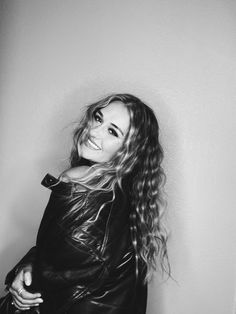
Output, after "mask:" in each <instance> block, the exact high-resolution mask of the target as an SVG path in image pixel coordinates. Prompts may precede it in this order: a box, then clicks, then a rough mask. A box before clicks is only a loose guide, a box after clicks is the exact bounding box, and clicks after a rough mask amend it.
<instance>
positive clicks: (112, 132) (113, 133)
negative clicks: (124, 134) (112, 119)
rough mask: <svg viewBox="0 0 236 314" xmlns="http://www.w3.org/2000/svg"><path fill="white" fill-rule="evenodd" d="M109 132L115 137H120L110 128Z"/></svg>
mask: <svg viewBox="0 0 236 314" xmlns="http://www.w3.org/2000/svg"><path fill="white" fill-rule="evenodd" d="M108 131H109V133H110V134H112V135H113V136H115V137H118V134H117V132H116V131H115V130H114V129H112V128H109V129H108Z"/></svg>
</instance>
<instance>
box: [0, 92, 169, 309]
mask: <svg viewBox="0 0 236 314" xmlns="http://www.w3.org/2000/svg"><path fill="white" fill-rule="evenodd" d="M73 139H74V143H73V147H72V151H71V155H70V164H71V166H70V168H69V169H67V170H66V171H64V172H63V173H62V174H61V176H60V177H59V179H57V178H55V177H53V176H51V175H49V174H47V175H46V176H45V178H44V179H43V181H42V185H44V186H45V187H47V188H49V189H50V190H52V193H51V197H50V199H49V202H48V205H47V207H46V210H45V213H44V216H43V219H42V222H41V225H40V228H39V231H38V236H37V242H36V246H35V247H33V248H32V249H31V250H30V251H29V252H28V253H27V254H26V256H25V257H24V258H23V259H22V260H21V261H20V262H19V263H18V264H17V265H16V267H14V269H13V270H12V271H11V272H10V273H9V274H8V276H7V278H6V284H7V286H8V288H9V290H10V293H11V296H12V300H13V304H14V307H15V308H17V309H20V310H22V311H24V310H27V313H34V311H35V309H36V310H37V313H41V314H56V313H57V314H59V313H63V314H66V313H70V314H73V313H83V314H86V313H89V314H99V313H101V314H110V313H112V314H127V313H129V314H145V313H146V302H147V283H148V280H149V279H150V278H151V275H152V272H153V271H154V270H155V268H156V264H157V262H159V263H160V265H161V266H162V267H163V269H164V270H167V272H168V273H170V269H169V263H168V256H167V250H166V235H165V231H164V228H163V227H162V219H161V218H162V213H163V206H162V198H161V185H162V183H163V179H164V173H163V170H162V167H161V162H162V158H163V151H162V148H161V145H160V143H159V126H158V122H157V120H156V117H155V115H154V113H153V111H152V110H151V109H150V108H149V107H148V106H147V105H145V104H144V103H143V102H142V101H141V100H140V99H138V98H137V97H135V96H133V95H130V94H114V95H110V96H108V97H106V98H104V99H102V100H100V101H98V102H96V103H94V104H92V105H90V106H88V108H87V111H86V113H85V115H84V117H83V118H82V120H81V121H80V122H79V124H78V127H77V128H76V129H75V131H74V137H73ZM165 266H167V268H166V267H165Z"/></svg>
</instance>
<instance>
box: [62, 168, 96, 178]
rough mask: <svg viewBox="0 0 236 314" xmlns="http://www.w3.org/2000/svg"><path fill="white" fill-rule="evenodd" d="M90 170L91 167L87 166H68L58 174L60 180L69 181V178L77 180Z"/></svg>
mask: <svg viewBox="0 0 236 314" xmlns="http://www.w3.org/2000/svg"><path fill="white" fill-rule="evenodd" d="M89 171H91V167H89V166H79V167H75V168H70V169H68V170H66V171H64V172H62V174H61V175H60V178H61V180H62V181H65V182H69V181H71V180H78V179H80V178H82V177H83V176H85V175H86V174H88V173H89Z"/></svg>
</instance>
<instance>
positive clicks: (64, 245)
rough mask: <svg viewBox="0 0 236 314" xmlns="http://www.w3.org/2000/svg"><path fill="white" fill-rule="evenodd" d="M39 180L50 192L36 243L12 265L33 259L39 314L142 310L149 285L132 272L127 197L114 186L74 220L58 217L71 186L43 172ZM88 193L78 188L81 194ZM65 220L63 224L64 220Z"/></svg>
mask: <svg viewBox="0 0 236 314" xmlns="http://www.w3.org/2000/svg"><path fill="white" fill-rule="evenodd" d="M42 184H43V185H44V186H45V187H47V188H49V189H51V190H52V193H51V196H50V199H49V202H48V205H47V207H46V210H45V213H44V216H43V219H42V221H41V224H40V228H39V231H38V236H37V242H36V246H35V247H33V248H32V249H31V250H30V251H29V252H28V253H27V254H26V256H25V257H24V258H23V259H22V260H21V261H20V262H19V263H18V264H17V265H16V267H15V268H14V269H13V270H12V271H11V272H10V273H9V274H8V275H7V278H6V284H10V283H11V282H12V280H13V278H14V276H15V269H16V268H17V267H19V266H21V265H23V264H27V263H29V262H32V263H33V284H32V286H31V290H33V291H40V292H41V293H42V297H43V299H44V302H43V304H42V305H40V313H42V314H59V313H63V314H66V313H70V314H74V313H76V314H100V313H101V314H111V313H112V314H145V313H146V300H147V286H146V285H144V284H143V283H142V278H141V272H140V275H139V276H138V278H136V275H135V269H136V265H135V255H134V250H133V246H132V242H131V235H130V226H129V211H130V206H129V201H128V199H127V197H126V196H125V194H124V193H123V192H122V191H121V190H120V189H117V191H116V193H115V199H114V200H112V201H111V202H109V203H107V204H106V205H105V206H104V207H103V208H102V209H100V210H98V209H99V208H100V205H101V204H102V203H103V202H104V201H109V200H111V198H112V195H111V194H112V193H101V195H100V196H99V200H96V203H94V204H93V205H92V206H91V203H90V205H89V206H85V207H86V208H84V209H83V211H81V212H80V213H79V214H78V217H77V218H76V219H74V220H73V224H72V226H73V228H71V224H70V221H69V220H68V221H67V220H62V219H61V218H62V217H64V216H65V213H66V211H67V210H68V208H69V207H70V206H71V204H70V203H69V202H68V201H67V200H66V198H65V196H66V195H70V193H72V190H73V187H74V184H72V183H66V182H62V181H60V180H59V179H56V178H54V177H53V176H51V175H49V174H47V175H46V176H45V177H44V179H43V181H42ZM83 195H86V193H82V192H81V197H83ZM64 221H65V223H64Z"/></svg>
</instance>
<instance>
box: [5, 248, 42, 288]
mask: <svg viewBox="0 0 236 314" xmlns="http://www.w3.org/2000/svg"><path fill="white" fill-rule="evenodd" d="M35 255H36V247H35V246H33V247H32V248H31V249H30V250H29V251H28V253H27V254H26V255H25V256H24V257H23V258H22V259H21V260H20V261H19V262H18V263H17V264H16V265H15V266H14V267H13V269H12V270H10V271H9V273H8V274H7V276H6V278H5V285H7V287H9V286H10V285H11V283H12V282H13V280H14V278H15V276H16V274H17V272H18V271H19V269H21V268H23V267H24V266H25V265H28V264H33V263H34V261H35Z"/></svg>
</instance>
